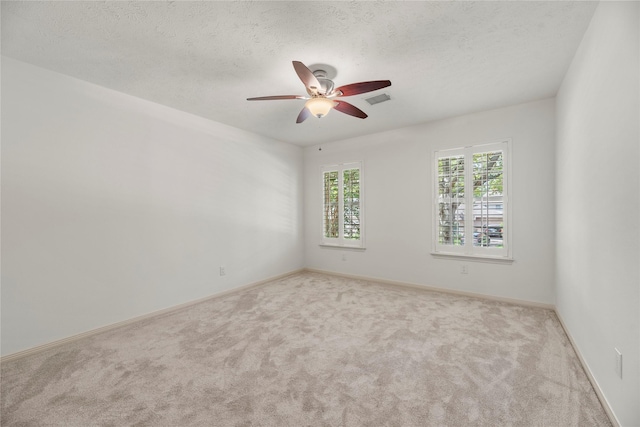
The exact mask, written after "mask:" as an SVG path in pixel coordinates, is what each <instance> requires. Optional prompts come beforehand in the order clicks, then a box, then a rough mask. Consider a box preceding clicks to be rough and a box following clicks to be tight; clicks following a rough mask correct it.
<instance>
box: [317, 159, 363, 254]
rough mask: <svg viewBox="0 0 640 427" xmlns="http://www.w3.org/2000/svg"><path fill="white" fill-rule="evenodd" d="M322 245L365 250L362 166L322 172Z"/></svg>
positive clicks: (329, 168)
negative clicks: (362, 248)
mask: <svg viewBox="0 0 640 427" xmlns="http://www.w3.org/2000/svg"><path fill="white" fill-rule="evenodd" d="M322 186H323V189H322V197H323V202H322V243H323V244H325V245H335V246H351V247H357V248H361V247H363V222H362V164H361V163H360V162H355V163H344V164H340V165H330V166H325V167H323V168H322Z"/></svg>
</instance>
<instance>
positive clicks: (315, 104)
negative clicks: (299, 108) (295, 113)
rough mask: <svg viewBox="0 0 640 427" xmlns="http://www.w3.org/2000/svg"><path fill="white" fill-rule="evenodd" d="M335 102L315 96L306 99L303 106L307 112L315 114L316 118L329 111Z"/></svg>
mask: <svg viewBox="0 0 640 427" xmlns="http://www.w3.org/2000/svg"><path fill="white" fill-rule="evenodd" d="M335 104H336V103H335V102H334V101H332V100H330V99H327V98H324V97H315V98H311V99H310V100H308V101H307V102H306V103H305V104H304V106H305V107H307V109H308V110H309V112H311V114H313V115H314V116H316V117H317V118H321V117H324V116H326V115H327V114H328V113H329V111H331V109H332V108H333V107H334V106H335Z"/></svg>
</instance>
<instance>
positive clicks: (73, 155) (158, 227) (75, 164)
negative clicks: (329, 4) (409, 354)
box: [2, 58, 303, 354]
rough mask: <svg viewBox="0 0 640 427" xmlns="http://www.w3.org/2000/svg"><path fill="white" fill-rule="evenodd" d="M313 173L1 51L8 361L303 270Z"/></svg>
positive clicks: (224, 132)
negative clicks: (306, 191) (305, 205)
mask: <svg viewBox="0 0 640 427" xmlns="http://www.w3.org/2000/svg"><path fill="white" fill-rule="evenodd" d="M302 166H303V160H302V149H301V148H299V147H295V146H292V145H289V144H284V143H280V142H276V141H273V140H270V139H267V138H263V137H259V136H256V135H254V134H251V133H247V132H243V131H240V130H237V129H234V128H231V127H228V126H225V125H221V124H219V123H215V122H211V121H207V120H205V119H202V118H199V117H196V116H192V115H189V114H186V113H183V112H179V111H176V110H172V109H170V108H167V107H164V106H161V105H157V104H154V103H151V102H148V101H144V100H141V99H137V98H134V97H131V96H127V95H124V94H122V93H118V92H115V91H111V90H108V89H105V88H102V87H99V86H95V85H92V84H88V83H86V82H82V81H80V80H76V79H73V78H70V77H66V76H62V75H59V74H56V73H52V72H49V71H45V70H43V69H39V68H36V67H33V66H30V65H27V64H24V63H20V62H17V61H15V60H11V59H8V58H3V62H2V354H11V353H14V352H16V351H20V350H23V349H27V348H30V347H33V346H36V345H40V344H44V343H48V342H51V341H54V340H57V339H62V338H65V337H68V336H71V335H74V334H78V333H81V332H84V331H87V330H91V329H94V328H97V327H101V326H104V325H108V324H111V323H114V322H119V321H122V320H126V319H129V318H132V317H136V316H139V315H143V314H146V313H149V312H153V311H156V310H159V309H163V308H166V307H171V306H174V305H176V304H179V303H182V302H186V301H190V300H194V299H198V298H201V297H204V296H207V295H210V294H214V293H217V292H220V291H223V290H227V289H230V288H233V287H236V286H240V285H243V284H248V283H251V282H254V281H258V280H261V279H265V278H268V277H272V276H275V275H279V274H282V273H286V272H289V271H293V270H296V269H299V268H302V267H303V256H302V253H303V246H302V222H303V218H302V195H301V192H302V179H303V176H302ZM221 265H223V266H225V267H226V273H227V275H226V276H224V277H220V276H219V266H221Z"/></svg>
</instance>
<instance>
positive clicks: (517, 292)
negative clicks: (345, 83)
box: [304, 99, 555, 304]
mask: <svg viewBox="0 0 640 427" xmlns="http://www.w3.org/2000/svg"><path fill="white" fill-rule="evenodd" d="M390 102H393V101H390ZM373 108H375V107H373ZM368 120H374V119H368ZM502 138H511V139H512V165H513V176H512V181H511V183H512V190H513V192H512V196H513V197H512V200H511V202H512V207H513V210H512V215H513V223H512V230H513V257H514V259H515V261H514V262H513V264H508V265H505V264H495V263H486V262H476V261H468V260H464V261H462V260H449V259H437V258H434V257H433V256H432V255H431V254H430V252H431V249H432V244H431V239H432V221H433V212H432V204H431V201H432V186H433V178H432V176H433V168H432V155H433V151H434V150H437V149H443V148H455V147H462V146H467V145H475V144H485V143H491V142H496V141H499V140H500V139H502ZM554 143H555V103H554V100H553V99H547V100H541V101H537V102H532V103H527V104H522V105H516V106H512V107H508V108H502V109H498V110H492V111H485V112H481V113H477V114H470V115H466V116H462V117H457V118H453V119H447V120H442V121H437V122H432V123H427V124H423V125H419V126H413V127H407V128H403V129H399V130H395V131H390V132H385V133H379V134H375V135H369V136H365V137H361V138H354V139H349V140H344V141H339V142H333V143H331V144H324V145H322V146H320V147H318V146H316V147H309V148H307V149H305V156H304V157H305V192H304V194H305V247H306V250H305V255H306V265H307V267H309V268H315V269H320V270H329V271H334V272H340V273H344V274H352V275H359V276H367V277H374V278H380V279H387V280H393V281H400V282H408V283H414V284H420V285H426V286H435V287H440V288H446V289H451V290H460V291H467V292H474V293H480V294H485V295H492V296H499V297H504V298H513V299H520V300H528V301H535V302H541V303H547V304H553V303H554V256H555V255H554V252H555V250H554V229H555V222H554V194H555V192H554V170H555V167H554ZM319 148H321V149H322V151H319ZM352 160H363V161H364V185H365V189H364V196H365V201H364V209H365V221H366V223H365V227H366V230H365V231H366V239H365V240H366V250H365V251H361V252H357V251H347V250H340V249H332V248H331V249H329V248H325V247H320V246H319V245H318V244H319V243H320V237H321V230H322V222H321V221H322V217H321V212H322V193H321V189H322V185H321V175H320V166H321V165H324V164H331V163H336V162H345V161H352ZM343 254H346V256H347V260H346V261H343V260H342V256H343ZM462 264H467V265H468V270H469V274H468V275H462V274H460V267H461V265H462Z"/></svg>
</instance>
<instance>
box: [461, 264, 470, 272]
mask: <svg viewBox="0 0 640 427" xmlns="http://www.w3.org/2000/svg"><path fill="white" fill-rule="evenodd" d="M460 274H469V267H468V266H467V264H462V266H460Z"/></svg>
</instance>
